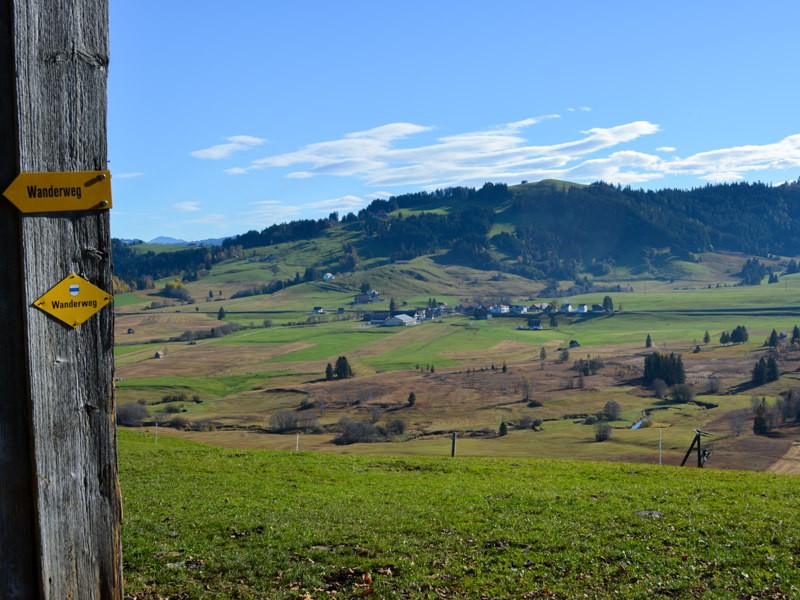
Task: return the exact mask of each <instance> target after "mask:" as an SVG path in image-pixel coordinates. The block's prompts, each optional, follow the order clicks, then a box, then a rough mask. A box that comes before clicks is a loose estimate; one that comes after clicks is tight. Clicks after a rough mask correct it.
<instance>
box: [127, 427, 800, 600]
mask: <svg viewBox="0 0 800 600" xmlns="http://www.w3.org/2000/svg"><path fill="white" fill-rule="evenodd" d="M119 455H120V478H121V484H122V493H123V505H124V522H123V528H122V544H123V556H124V567H123V569H124V578H125V591H126V594H127V597H130V598H137V599H144V598H148V599H152V598H186V599H189V598H219V599H228V598H242V599H245V598H252V599H255V598H259V599H260V598H271V599H274V600H278V599H289V598H291V599H295V598H303V599H311V598H320V599H321V598H331V597H336V598H408V599H416V598H420V599H422V598H426V599H427V598H559V599H566V598H608V597H615V598H654V597H663V598H795V597H798V595H800V570H798V569H797V564H796V562H797V557H798V554H800V533H799V532H800V516H799V513H798V511H797V502H796V495H797V479H796V477H792V476H778V475H771V474H765V473H742V472H735V471H718V470H713V469H702V470H700V469H680V468H675V467H659V466H654V465H640V464H635V465H634V464H630V463H598V462H572V461H563V460H557V461H554V460H534V459H520V458H514V459H503V458H464V457H458V458H455V459H451V458H447V457H438V458H433V457H427V458H426V457H419V456H417V457H408V456H406V457H397V456H395V457H388V456H376V457H359V456H333V455H327V454H319V453H304V452H290V451H284V452H275V451H263V450H237V449H222V448H217V447H212V446H206V445H201V444H196V443H191V442H185V441H180V440H175V439H169V438H164V437H158V438H157V439H154V437H153V436H152V435H146V434H143V433H138V432H127V431H121V432H120V434H119Z"/></svg>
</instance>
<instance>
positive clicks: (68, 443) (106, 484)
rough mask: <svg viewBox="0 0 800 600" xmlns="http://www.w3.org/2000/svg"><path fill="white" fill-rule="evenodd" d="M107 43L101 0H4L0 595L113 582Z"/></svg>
mask: <svg viewBox="0 0 800 600" xmlns="http://www.w3.org/2000/svg"><path fill="white" fill-rule="evenodd" d="M108 56H109V42H108V2H107V0H63V1H61V2H52V1H51V0H0V133H1V135H0V190H6V192H5V195H6V198H0V251H1V252H2V260H0V282H2V284H3V287H4V290H3V292H2V293H1V294H0V390H2V391H0V598H2V599H3V600H7V599H8V600H11V599H28V598H42V599H48V600H49V599H52V600H63V599H66V598H71V599H73V600H79V599H100V598H103V599H105V598H122V580H121V555H120V537H119V536H120V531H119V527H120V516H121V503H120V496H119V482H118V477H117V454H116V433H115V424H114V416H115V407H114V390H113V375H114V374H113V367H114V365H113V313H112V311H111V309H110V307H106V308H103V306H104V305H105V304H107V303H108V301H109V300H110V297H109V295H108V293H107V292H109V291H110V290H111V285H112V278H111V256H110V246H111V243H110V240H111V236H110V229H109V213H108V210H106V209H107V208H110V203H111V197H110V183H109V174H108V172H107V171H105V169H106V165H107V143H106V80H107V74H108ZM21 174H32V175H28V176H27V178H23V176H22V175H21ZM12 184H15V185H16V187H15V188H12V189H11V190H7V188H8V187H9V186H11V185H12ZM11 201H13V204H12V202H11Z"/></svg>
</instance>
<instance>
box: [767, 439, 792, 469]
mask: <svg viewBox="0 0 800 600" xmlns="http://www.w3.org/2000/svg"><path fill="white" fill-rule="evenodd" d="M767 471H769V472H770V473H783V474H786V475H800V442H795V443H794V444H792V447H791V448H789V451H788V452H787V453H786V454H784V455H783V457H782V458H780V459H779V460H777V461H775V463H773V464H772V466H771V467H770V468H769V469H767Z"/></svg>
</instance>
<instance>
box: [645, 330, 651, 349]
mask: <svg viewBox="0 0 800 600" xmlns="http://www.w3.org/2000/svg"><path fill="white" fill-rule="evenodd" d="M652 346H653V339H652V338H651V337H650V334H649V333H648V334H647V339H645V341H644V347H645V348H651V347H652Z"/></svg>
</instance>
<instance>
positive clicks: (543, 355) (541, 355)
mask: <svg viewBox="0 0 800 600" xmlns="http://www.w3.org/2000/svg"><path fill="white" fill-rule="evenodd" d="M795 328H796V326H795ZM545 358H547V350H545V347H544V346H542V349H541V350H539V360H544V359H545Z"/></svg>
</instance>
